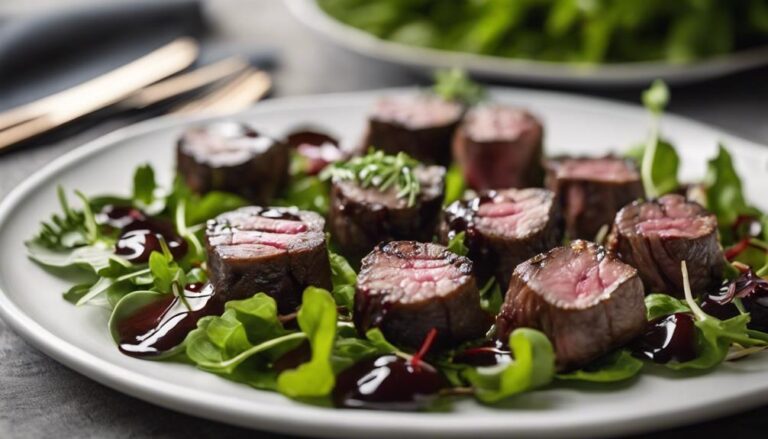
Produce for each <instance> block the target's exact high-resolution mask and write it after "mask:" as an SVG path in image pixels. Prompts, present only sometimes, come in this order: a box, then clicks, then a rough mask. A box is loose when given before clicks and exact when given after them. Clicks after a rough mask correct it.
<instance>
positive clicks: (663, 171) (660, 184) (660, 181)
mask: <svg viewBox="0 0 768 439" xmlns="http://www.w3.org/2000/svg"><path fill="white" fill-rule="evenodd" d="M668 101H669V89H668V88H667V86H666V84H665V83H664V82H663V81H661V80H658V79H657V80H656V81H654V82H653V84H652V85H651V87H650V88H649V89H648V90H646V91H645V92H643V104H644V105H645V106H646V108H647V109H648V111H649V113H650V114H651V117H652V123H651V133H650V135H649V136H648V141H647V142H646V145H645V148H644V149H643V151H642V154H641V155H640V156H641V160H640V176H641V178H642V181H643V187H644V189H645V194H646V196H648V197H650V198H653V197H660V196H662V195H664V194H667V193H669V192H673V191H675V190H676V189H677V188H678V187H679V186H680V183H679V182H678V180H677V172H678V168H679V167H680V157H679V156H678V155H677V151H675V148H674V146H672V144H671V143H669V142H667V141H664V140H662V139H661V136H660V128H659V124H660V118H661V115H662V113H663V112H664V108H665V107H666V106H667V103H668ZM633 155H639V154H638V153H637V152H633Z"/></svg>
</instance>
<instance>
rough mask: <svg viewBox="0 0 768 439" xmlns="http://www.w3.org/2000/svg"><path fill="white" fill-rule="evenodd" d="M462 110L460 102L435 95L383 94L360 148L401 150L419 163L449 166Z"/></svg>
mask: <svg viewBox="0 0 768 439" xmlns="http://www.w3.org/2000/svg"><path fill="white" fill-rule="evenodd" d="M463 113H464V108H463V107H462V106H461V105H460V104H457V103H454V102H448V101H445V100H443V99H441V98H439V97H436V96H430V95H419V96H393V97H385V98H382V99H381V100H380V101H379V102H378V103H377V104H376V107H375V108H374V111H373V113H372V114H371V115H370V117H369V119H368V128H367V131H366V133H365V136H364V138H363V143H362V145H361V147H362V150H367V149H368V148H370V147H373V148H375V149H379V150H382V151H384V152H386V153H387V154H397V153H398V152H401V151H402V152H405V153H407V154H408V155H410V156H411V157H413V158H415V159H417V160H419V161H420V162H422V163H426V164H438V165H442V166H448V165H449V164H450V163H451V140H452V138H453V133H454V132H455V131H456V128H457V127H458V126H459V123H460V122H461V118H462V115H463Z"/></svg>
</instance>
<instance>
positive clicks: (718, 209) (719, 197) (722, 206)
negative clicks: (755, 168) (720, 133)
mask: <svg viewBox="0 0 768 439" xmlns="http://www.w3.org/2000/svg"><path fill="white" fill-rule="evenodd" d="M704 185H705V188H706V198H707V206H706V207H707V209H709V210H710V211H711V212H712V213H714V214H715V215H717V222H718V225H719V227H720V234H721V238H722V240H723V244H724V245H729V244H732V243H733V241H734V236H733V233H732V231H731V226H732V225H733V223H734V222H736V219H737V218H738V217H739V215H756V216H759V215H760V212H759V211H758V210H757V209H755V208H754V207H751V206H750V205H749V204H747V201H746V198H745V197H744V192H743V188H742V185H741V178H739V175H738V173H737V172H736V168H735V167H734V164H733V159H732V158H731V154H730V153H729V152H728V150H727V149H726V148H725V146H724V145H723V144H720V145H718V152H717V156H715V157H714V158H712V159H711V160H710V161H709V163H708V164H707V175H706V177H705V179H704Z"/></svg>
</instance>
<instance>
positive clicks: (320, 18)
mask: <svg viewBox="0 0 768 439" xmlns="http://www.w3.org/2000/svg"><path fill="white" fill-rule="evenodd" d="M287 4H288V6H289V7H290V10H291V11H292V12H293V14H294V15H295V16H296V17H297V18H298V19H299V20H301V21H302V22H303V23H304V24H305V25H307V26H309V27H310V28H312V29H314V30H315V31H316V32H318V33H319V34H320V35H322V36H324V37H325V38H327V39H328V40H330V41H332V42H333V43H335V44H338V45H339V46H342V47H345V48H347V49H349V50H351V51H353V52H356V53H359V54H361V55H364V56H367V57H370V58H375V59H380V60H384V61H388V62H392V63H395V64H402V65H406V66H410V67H416V68H420V69H428V70H429V69H434V68H450V67H461V68H464V69H466V70H467V71H470V72H472V73H473V74H475V75H478V76H483V77H488V78H495V79H501V80H508V81H516V82H524V83H534V84H559V85H572V86H590V87H610V86H627V85H647V84H649V83H650V82H651V81H653V80H654V79H656V78H662V79H664V80H666V81H667V82H669V83H673V84H681V83H688V82H695V81H701V80H705V79H710V78H716V77H719V76H723V75H727V74H729V73H735V72H739V71H742V70H747V69H750V68H754V67H757V66H762V65H765V64H768V47H757V48H752V49H747V50H743V51H740V52H736V53H732V54H728V55H722V56H716V57H712V58H709V59H706V60H702V61H697V62H694V63H691V64H670V63H665V62H633V63H615V64H603V65H595V66H586V65H582V66H578V65H569V64H565V63H558V62H546V61H533V60H525V59H514V58H503V57H498V56H489V55H478V54H472V53H462V52H453V51H446V50H438V49H430V48H425V47H417V46H410V45H406V44H401V43H396V42H391V41H386V40H382V39H379V38H377V37H375V36H373V35H371V34H369V33H367V32H364V31H361V30H360V29H357V28H354V27H352V26H348V25H346V24H344V23H342V22H340V21H338V20H336V19H335V18H333V17H331V16H329V15H328V14H326V13H325V12H324V11H323V10H322V9H321V8H320V7H319V6H318V5H317V1H316V0H288V2H287Z"/></svg>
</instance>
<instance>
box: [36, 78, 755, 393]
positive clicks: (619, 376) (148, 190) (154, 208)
mask: <svg viewBox="0 0 768 439" xmlns="http://www.w3.org/2000/svg"><path fill="white" fill-rule="evenodd" d="M463 87H464V86H461V87H458V88H463ZM668 96H669V93H668V90H667V89H666V87H665V86H664V85H663V83H660V82H659V83H655V84H654V85H653V87H652V88H651V89H650V90H649V91H648V92H646V94H645V95H644V99H643V100H644V103H645V105H646V106H647V107H648V109H649V113H650V115H651V117H652V119H653V122H652V126H651V132H650V133H649V137H648V139H647V140H646V141H645V142H643V143H642V145H640V146H639V147H636V148H634V149H632V150H631V151H630V153H629V155H630V157H632V158H635V159H636V160H638V162H639V163H640V166H641V177H642V181H643V184H644V186H645V188H646V191H647V193H648V194H649V195H652V196H660V195H663V194H666V193H670V192H679V191H681V190H683V189H684V188H683V187H681V184H680V182H679V180H678V166H679V157H678V155H677V153H676V151H675V148H674V146H673V145H672V144H671V143H670V142H668V141H665V140H663V139H662V137H661V132H660V131H661V130H660V127H659V118H660V117H661V113H662V111H663V109H664V107H665V106H666V103H667V101H668V98H669V97H668ZM417 166H419V163H418V162H417V161H415V160H414V159H412V158H410V157H408V156H407V155H405V154H402V153H401V154H398V155H386V154H384V153H383V152H380V151H370V152H369V153H368V154H366V155H364V156H361V157H355V158H352V159H350V160H348V161H346V162H341V163H336V164H332V165H330V166H328V167H327V168H325V170H324V171H323V172H322V174H321V175H320V177H315V176H312V175H308V173H306V172H303V171H302V169H301V166H300V163H299V162H298V161H297V163H296V169H295V170H294V171H293V172H292V173H291V182H290V184H289V189H288V190H287V191H285V193H284V194H283V196H282V197H281V198H280V204H283V205H298V206H300V207H301V208H302V209H308V210H314V211H317V212H320V213H322V214H325V213H326V211H327V209H328V205H329V202H328V197H329V195H328V192H329V184H328V183H327V180H331V179H335V180H342V181H354V182H356V183H358V184H360V185H361V186H362V187H370V188H376V189H378V190H382V191H386V190H394V191H396V194H397V196H398V197H400V198H402V199H404V200H406V201H407V203H408V204H409V205H412V204H413V203H415V202H416V200H417V197H418V196H419V191H420V190H421V188H420V185H419V182H418V179H417V178H416V176H415V175H414V169H416V167H417ZM461 175H462V174H461V172H459V171H458V170H457V169H455V168H454V169H452V170H451V171H449V172H448V177H447V180H448V181H447V182H446V186H447V189H446V197H447V198H449V199H451V200H453V199H457V198H459V197H461V196H462V193H463V192H464V187H465V184H464V181H463V179H462V176H461ZM696 188H698V192H699V194H700V195H699V201H700V202H701V203H703V204H704V205H705V206H706V207H707V208H708V209H709V210H711V211H712V212H713V213H715V214H716V215H717V218H718V221H719V227H720V236H721V242H722V244H723V246H724V247H725V256H726V258H727V259H728V264H727V267H728V269H727V270H726V273H725V274H726V277H727V278H728V281H727V283H726V291H725V293H723V294H722V295H720V296H717V297H702V298H694V297H693V296H692V294H691V292H690V285H689V282H688V272H687V270H686V268H685V264H684V263H683V266H682V267H681V270H682V273H683V278H684V285H685V293H686V294H685V298H684V300H680V299H676V298H674V297H672V296H669V295H667V294H663V293H665V292H664V291H659V292H657V293H658V294H651V295H649V296H647V297H646V299H645V304H646V308H647V318H648V320H649V322H662V323H663V322H664V321H665V319H673V320H674V321H677V322H678V323H681V324H682V323H685V322H688V323H690V327H691V331H692V333H691V334H692V337H693V338H692V339H691V340H692V341H694V342H695V343H694V344H693V345H692V347H691V352H690V354H691V358H684V359H682V361H681V359H673V360H671V361H666V362H664V363H663V364H662V365H661V367H666V368H668V369H671V370H674V371H680V372H678V373H685V371H687V370H710V369H713V368H714V367H716V366H717V365H719V364H721V363H722V362H723V361H727V360H729V359H735V358H740V357H743V356H745V355H749V354H752V353H755V352H759V351H762V350H763V349H766V348H767V347H768V333H766V331H768V307H764V306H763V305H762V303H763V302H764V301H765V300H767V299H768V280H766V279H765V276H768V216H766V215H765V214H763V213H762V212H760V211H759V210H758V209H757V208H755V207H753V206H751V205H749V203H748V202H747V201H746V197H745V196H744V194H743V188H742V184H741V180H740V178H739V176H738V174H737V173H736V170H735V167H734V164H733V160H732V158H731V156H730V154H729V153H728V151H727V150H726V148H725V147H724V146H722V145H721V146H720V148H719V151H718V155H717V156H716V157H714V158H713V159H711V160H710V161H709V164H708V169H707V175H706V179H705V180H704V182H703V183H702V184H701V185H696ZM76 196H77V200H78V203H77V206H75V205H74V204H73V203H71V201H70V199H69V198H68V197H67V196H66V193H65V191H64V190H63V189H61V188H60V189H59V200H60V204H61V212H60V213H58V214H55V215H53V216H52V217H51V219H50V220H48V221H46V222H44V223H43V224H42V226H41V230H40V232H39V233H38V235H37V236H35V237H34V238H33V239H31V240H30V241H29V242H28V243H27V246H28V254H29V256H30V258H32V259H33V260H34V261H36V262H38V263H39V264H40V265H42V266H44V267H46V268H48V269H50V270H51V271H52V272H53V273H54V274H57V275H62V276H66V277H67V278H73V279H77V280H78V281H77V284H76V285H75V286H73V287H72V288H71V289H70V290H68V291H67V292H65V293H64V298H65V299H66V300H68V301H71V302H73V303H75V304H77V305H84V304H91V305H100V306H104V307H106V308H108V309H109V310H110V312H111V313H112V316H111V318H110V331H111V333H112V335H113V337H114V339H115V342H116V343H117V344H118V345H120V343H121V342H122V338H121V337H122V336H121V323H122V322H124V321H125V319H130V318H131V317H132V316H134V315H135V314H136V313H137V312H139V311H140V310H142V309H144V308H146V307H148V306H151V305H153V304H157V303H163V304H164V306H165V304H168V303H175V304H177V305H178V306H179V309H180V310H186V311H188V312H189V313H194V312H198V311H199V310H200V308H199V303H200V300H201V297H202V296H201V295H199V294H197V293H194V291H195V289H196V288H199V285H200V284H202V283H204V282H205V281H206V270H205V269H206V262H207V261H206V252H205V249H204V248H203V245H202V244H201V243H202V241H203V240H202V233H203V224H204V223H205V221H206V220H208V219H210V218H212V217H214V216H216V215H218V214H220V213H222V212H226V211H229V210H232V209H235V208H237V207H240V206H243V205H244V204H246V201H245V200H243V199H241V198H239V197H237V196H235V195H231V194H227V193H221V192H211V193H208V194H207V195H205V196H202V197H201V196H198V195H195V194H192V193H191V192H190V190H189V189H188V188H187V187H186V186H184V184H183V183H181V182H180V181H178V180H177V181H176V182H175V183H174V185H173V186H172V187H171V188H170V189H167V190H164V189H163V188H160V187H158V185H157V184H156V182H155V178H154V172H153V170H152V168H151V167H149V166H141V167H139V168H138V169H137V170H136V173H135V177H134V181H133V191H132V194H131V195H130V196H125V197H118V196H96V197H88V196H86V195H84V194H82V193H80V192H76ZM125 218H130V219H131V221H141V222H142V224H144V225H145V226H146V227H149V228H152V229H153V230H156V231H157V233H156V236H157V237H158V238H157V242H156V244H155V247H154V248H150V250H151V251H150V252H148V253H147V254H144V253H142V252H138V253H137V252H132V249H131V248H127V250H125V251H123V249H124V248H123V247H121V240H124V239H127V238H126V236H127V235H128V234H130V233H131V232H133V231H132V230H125V229H124V228H123V225H121V224H122V223H121V221H123V220H124V219H125ZM464 237H465V235H464V233H458V234H457V235H456V236H455V237H454V238H453V239H452V240H451V241H450V242H449V244H448V249H449V250H450V251H452V252H454V253H456V254H459V255H466V254H467V252H468V250H467V247H466V245H465V243H464ZM147 242H149V241H147ZM153 242H154V241H153ZM329 247H331V246H329ZM328 257H329V261H330V268H331V275H332V288H331V289H330V291H327V290H324V289H321V288H315V287H310V288H307V289H306V290H305V291H303V301H302V305H301V307H300V308H299V309H298V310H297V312H296V313H293V314H291V315H280V314H279V313H278V307H277V305H276V302H275V300H274V299H273V298H272V297H270V296H268V295H267V294H264V293H261V292H255V293H256V294H255V295H253V296H252V297H250V298H247V299H244V300H233V301H229V302H227V303H226V304H224V305H222V307H221V309H220V310H218V312H216V313H214V314H212V315H206V316H204V317H202V318H200V319H199V320H197V321H196V322H194V323H195V324H194V326H193V327H194V329H193V330H191V332H189V333H188V334H185V337H183V338H182V339H180V341H179V343H178V344H177V345H176V346H173V347H172V349H169V350H167V351H165V352H160V353H158V355H153V356H149V357H147V358H151V359H155V360H162V361H178V362H184V363H189V364H193V365H195V366H197V367H198V368H200V369H202V370H205V371H208V372H211V373H214V374H217V375H219V376H221V377H224V378H226V379H230V380H234V381H238V382H242V383H245V384H247V385H250V386H253V387H255V388H259V389H269V390H275V391H278V392H280V393H282V394H284V395H286V396H288V397H290V398H294V399H297V400H301V401H304V402H309V403H314V404H320V405H329V404H330V402H331V395H332V392H333V391H334V389H335V387H336V384H337V379H338V377H339V376H340V373H342V372H343V371H347V370H349V369H350V368H351V367H352V366H353V365H355V364H358V363H360V362H361V361H362V360H365V359H368V358H371V357H374V356H382V355H394V356H396V357H397V358H401V359H405V360H406V361H408V362H410V363H409V364H410V367H413V368H414V369H416V370H417V371H419V370H420V369H419V364H420V363H423V362H424V360H423V359H422V358H423V357H424V355H426V354H427V353H429V343H428V342H425V346H423V348H422V349H420V350H419V352H416V353H412V352H403V351H401V350H399V349H398V348H397V347H395V346H393V345H392V344H390V343H389V342H388V341H387V340H386V339H385V337H384V335H383V334H382V332H380V331H379V330H378V329H374V330H370V331H368V332H367V333H366V334H359V333H358V332H357V330H356V329H355V327H354V325H353V323H352V321H353V317H354V310H355V306H354V305H355V303H354V302H355V298H354V296H355V285H356V282H357V274H356V273H355V271H354V269H353V268H352V265H351V264H350V263H349V262H348V261H347V260H346V259H345V258H343V257H342V256H340V255H338V254H336V253H334V252H332V251H329V253H328ZM352 262H353V263H357V262H358V261H352ZM480 296H481V306H482V308H483V309H484V310H486V311H487V312H489V313H491V314H496V313H498V312H499V309H500V307H501V306H502V302H503V292H502V291H501V288H500V287H499V285H498V283H497V282H495V281H493V280H491V281H489V282H488V283H487V284H485V285H483V286H482V288H481V291H480ZM713 304H714V305H713ZM715 305H717V306H715ZM718 306H719V307H724V308H718ZM710 310H715V311H717V312H721V311H722V312H725V313H726V314H727V315H719V314H718V315H717V316H716V315H714V314H713V313H712V312H710ZM505 341H507V342H508V343H507V344H506V346H504V347H503V349H508V350H506V351H505V352H504V353H503V355H506V357H507V361H502V362H499V363H498V364H495V365H493V366H483V365H475V364H471V363H469V362H466V361H461V360H460V357H461V356H462V355H466V353H467V352H470V351H473V350H474V351H477V350H483V349H489V348H488V346H486V345H484V344H478V343H469V344H468V345H465V346H460V347H459V348H457V349H454V350H452V351H448V352H442V353H432V356H430V357H428V359H427V361H428V362H429V364H431V365H434V366H435V367H436V368H437V370H438V372H439V374H440V375H441V376H442V377H443V378H444V379H445V380H446V382H447V383H448V385H447V386H446V388H445V389H444V392H441V393H440V394H439V395H438V396H439V401H433V402H434V404H433V405H432V406H431V407H434V408H436V407H444V405H442V404H441V403H442V402H444V401H446V400H448V401H449V399H448V397H453V396H455V395H471V396H473V397H474V398H476V399H477V400H478V401H480V402H482V403H484V404H495V403H497V402H499V401H502V400H505V399H507V398H509V397H511V396H513V395H516V394H519V393H522V392H526V391H530V390H533V389H537V388H542V387H547V386H550V387H552V386H558V385H560V384H562V383H564V382H572V381H582V382H588V383H589V382H592V383H610V382H618V381H626V380H629V379H631V378H633V377H635V376H636V375H637V374H639V373H640V372H641V371H646V372H648V373H653V372H654V367H652V366H651V364H652V363H650V362H648V361H644V360H642V359H640V358H638V357H637V356H636V355H635V354H634V351H632V350H631V347H627V348H624V349H620V350H617V351H615V352H611V353H609V354H608V355H606V356H604V357H603V358H600V359H598V360H597V361H594V362H593V363H592V364H590V365H588V366H586V367H584V368H582V369H580V370H575V371H570V372H567V373H557V372H556V368H555V354H554V349H553V346H552V343H551V342H550V340H549V339H548V338H547V337H546V336H545V335H544V334H543V333H541V332H539V331H537V330H534V329H530V328H518V329H516V330H515V331H513V332H512V333H511V335H510V336H509V339H508V340H505ZM494 349H495V348H494ZM680 358H682V357H680ZM422 372H423V371H422ZM438 402H440V403H438Z"/></svg>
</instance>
